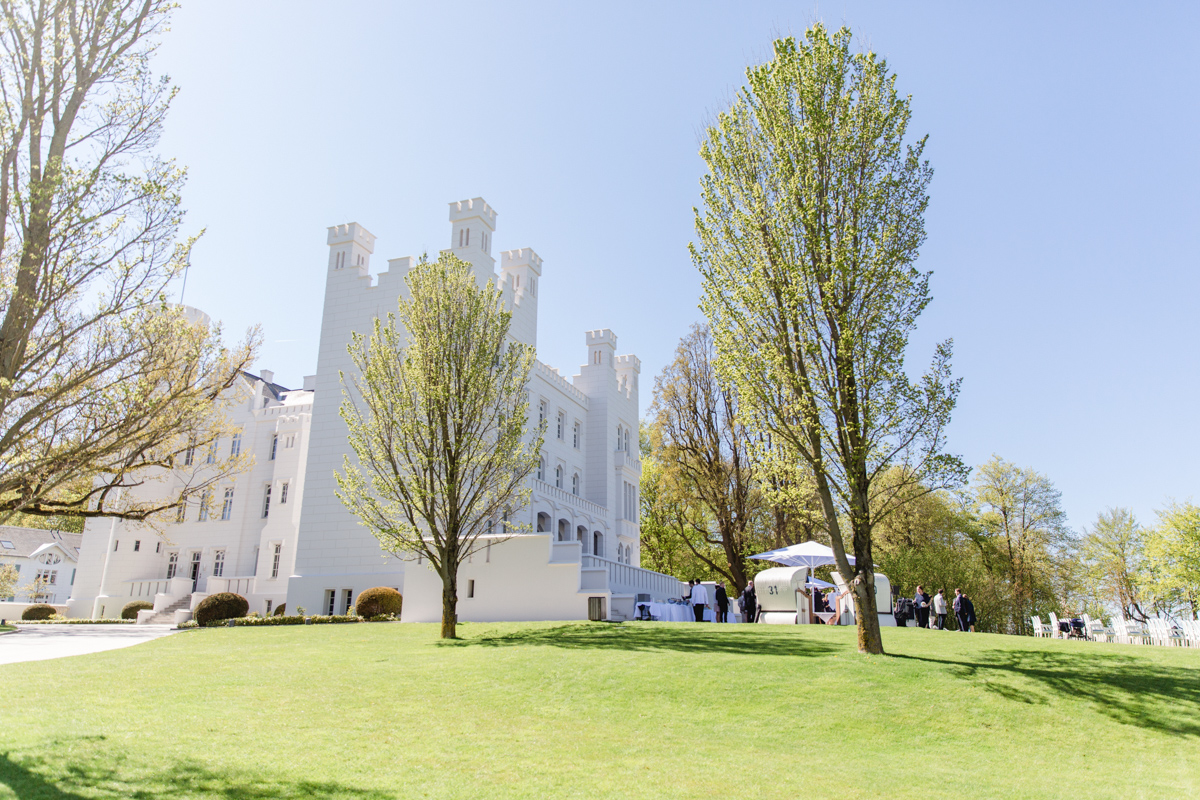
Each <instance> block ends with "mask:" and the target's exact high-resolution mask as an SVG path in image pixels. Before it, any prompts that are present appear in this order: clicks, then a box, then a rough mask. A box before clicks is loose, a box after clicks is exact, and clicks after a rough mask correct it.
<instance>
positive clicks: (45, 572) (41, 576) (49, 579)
mask: <svg viewBox="0 0 1200 800" xmlns="http://www.w3.org/2000/svg"><path fill="white" fill-rule="evenodd" d="M34 581H35V582H40V583H43V584H45V585H46V586H54V585H55V584H56V583H58V570H56V569H39V570H38V571H37V577H35V578H34Z"/></svg>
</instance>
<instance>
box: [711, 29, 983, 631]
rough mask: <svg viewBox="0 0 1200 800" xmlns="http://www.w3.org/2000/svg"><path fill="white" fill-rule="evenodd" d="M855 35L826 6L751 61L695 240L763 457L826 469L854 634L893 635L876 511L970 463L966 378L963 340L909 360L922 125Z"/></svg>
mask: <svg viewBox="0 0 1200 800" xmlns="http://www.w3.org/2000/svg"><path fill="white" fill-rule="evenodd" d="M850 43H851V34H850V31H849V30H847V29H845V28H843V29H841V30H839V31H837V32H836V33H834V34H832V35H831V34H830V33H829V32H828V31H827V30H826V29H825V27H824V26H822V25H819V24H818V25H816V26H814V27H812V28H811V29H809V30H808V32H807V33H806V34H805V37H804V39H803V40H802V41H797V40H795V39H794V38H790V37H789V38H786V39H780V40H778V41H776V42H775V47H774V53H775V55H774V58H773V59H772V60H771V61H769V62H767V63H766V64H762V65H760V66H755V67H751V68H750V69H748V70H747V71H746V75H747V78H748V82H749V85H748V86H747V87H746V88H744V89H743V90H742V91H741V92H739V93H738V95H737V97H736V98H735V100H734V101H733V104H732V106H731V107H730V108H729V109H728V110H727V111H725V112H723V113H721V114H720V115H719V117H718V118H717V120H716V122H715V124H714V125H713V126H712V127H711V128H710V129H709V130H708V133H707V136H706V138H705V140H704V142H703V145H702V147H701V150H700V154H701V156H702V157H703V158H704V161H705V163H706V165H707V167H708V174H707V175H706V176H705V177H704V178H703V179H702V182H701V185H702V203H703V207H702V210H697V211H696V233H697V238H698V242H697V243H695V244H693V245H692V248H691V249H692V257H693V260H694V261H695V264H696V266H697V268H698V269H699V270H700V272H701V274H702V276H703V278H704V297H703V300H702V308H703V310H704V312H705V314H706V315H707V316H708V319H709V322H710V324H711V325H712V330H713V336H714V339H715V341H716V346H717V352H718V358H717V364H718V370H719V372H720V375H721V377H722V379H723V380H725V381H727V382H729V383H730V384H732V385H734V386H736V387H737V391H738V397H739V402H740V404H741V409H740V411H741V414H742V416H743V419H744V422H745V425H746V426H747V428H749V429H750V430H752V431H754V432H756V433H758V434H759V436H758V437H757V438H756V439H755V441H757V442H760V443H761V444H760V447H759V452H758V453H757V454H756V457H755V461H756V462H757V463H760V464H763V465H765V467H764V468H765V469H766V470H767V471H768V472H769V473H770V474H772V475H774V476H776V477H777V478H782V479H783V480H782V481H781V485H783V486H785V487H786V486H788V485H793V486H797V487H810V486H812V485H813V483H814V482H815V487H816V494H817V496H818V498H819V500H820V503H821V509H822V512H823V516H824V523H825V527H826V529H827V531H828V533H829V537H830V541H831V544H832V547H833V551H834V554H835V555H836V558H837V566H838V570H839V571H840V572H841V574H842V575H844V576H846V579H847V580H848V581H849V583H850V586H851V588H852V590H853V596H854V604H855V615H856V618H857V621H858V646H859V650H860V651H862V652H867V653H882V652H883V643H882V640H881V637H880V631H879V619H878V616H877V608H876V602H875V591H874V582H875V581H874V572H873V566H872V549H871V531H872V527H873V526H874V525H875V524H876V523H877V522H878V521H880V520H881V519H883V518H886V517H887V516H888V515H889V514H890V513H892V511H893V510H895V508H897V507H899V506H900V505H902V504H903V503H905V502H910V501H911V500H912V499H913V498H914V497H918V496H920V495H921V494H922V493H923V492H928V491H934V490H936V489H939V488H943V487H947V486H951V485H955V484H958V483H960V482H962V481H963V480H964V479H965V477H966V474H967V470H966V468H965V467H964V465H963V464H962V462H961V461H960V460H959V459H958V458H956V457H953V456H950V455H947V454H944V453H943V452H942V447H943V444H944V441H943V440H944V430H945V426H946V424H947V423H948V422H949V420H950V414H951V411H952V410H953V408H954V404H955V400H956V397H957V394H958V388H959V382H958V381H957V380H954V379H952V378H951V375H950V356H951V345H950V342H948V341H947V342H943V343H941V344H939V345H938V346H937V347H936V350H935V354H934V357H933V362H932V365H931V367H930V369H929V371H928V372H927V373H926V374H925V375H924V376H922V377H921V378H920V379H919V380H917V381H915V382H914V381H911V380H910V379H909V377H908V375H907V373H906V372H905V369H904V355H905V349H906V347H907V345H908V337H909V334H910V333H911V332H912V330H913V329H914V327H915V326H916V321H917V317H918V316H919V315H920V313H921V312H922V311H923V310H924V308H925V306H926V305H927V304H928V303H929V301H930V294H929V274H928V273H921V272H919V271H918V270H917V269H916V268H915V267H914V266H913V262H914V261H915V260H916V258H917V254H918V250H919V248H920V246H921V244H922V243H923V242H924V240H925V223H924V213H925V209H926V206H927V205H928V202H929V198H928V194H927V191H926V189H927V186H928V183H929V180H930V177H931V175H932V169H931V168H930V166H929V164H928V163H927V162H925V161H923V160H922V151H923V150H924V147H925V139H920V140H918V141H916V142H915V143H912V144H906V143H905V134H906V131H907V127H908V123H909V117H910V108H909V102H910V101H909V99H908V98H906V97H901V96H899V95H898V94H897V92H896V79H895V75H893V74H891V73H890V72H889V70H888V67H887V64H886V62H885V61H883V60H882V59H880V58H878V57H877V56H876V55H875V54H874V53H869V52H868V53H852V52H851V50H850ZM897 468H899V469H897ZM897 472H899V474H900V475H902V476H903V478H902V479H896V477H895V476H896V474H897ZM885 475H888V476H889V477H888V479H887V480H883V479H882V478H883V476H885ZM797 505H799V503H797ZM850 554H852V555H853V556H854V557H855V559H856V564H855V565H854V566H851V565H850V563H849V559H848V558H847V556H848V555H850Z"/></svg>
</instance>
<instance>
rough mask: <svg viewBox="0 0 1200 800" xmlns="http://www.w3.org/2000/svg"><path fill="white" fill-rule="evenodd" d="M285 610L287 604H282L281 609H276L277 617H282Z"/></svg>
mask: <svg viewBox="0 0 1200 800" xmlns="http://www.w3.org/2000/svg"><path fill="white" fill-rule="evenodd" d="M285 608H287V603H281V604H280V606H279V608H277V609H275V616H277V617H282V616H283V611H284V609H285Z"/></svg>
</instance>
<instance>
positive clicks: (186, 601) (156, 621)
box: [146, 594, 192, 625]
mask: <svg viewBox="0 0 1200 800" xmlns="http://www.w3.org/2000/svg"><path fill="white" fill-rule="evenodd" d="M191 607H192V596H191V595H190V594H189V595H185V596H183V597H181V598H179V599H178V600H176V601H175V602H174V603H171V605H169V606H167V607H166V608H164V609H163V610H162V611H159V612H158V613H157V614H155V615H154V616H153V617H151V618H150V619H149V620H148V621H147V622H146V624H147V625H173V624H174V623H175V612H176V611H181V610H184V609H188V608H191Z"/></svg>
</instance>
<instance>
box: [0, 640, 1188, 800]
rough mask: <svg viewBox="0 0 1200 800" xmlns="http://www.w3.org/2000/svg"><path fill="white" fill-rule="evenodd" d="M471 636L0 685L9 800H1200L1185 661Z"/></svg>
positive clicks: (100, 670)
mask: <svg viewBox="0 0 1200 800" xmlns="http://www.w3.org/2000/svg"><path fill="white" fill-rule="evenodd" d="M460 631H461V632H462V634H463V635H464V636H465V637H466V639H465V640H464V641H460V642H450V643H442V642H439V641H438V640H437V639H436V635H437V630H436V627H435V626H432V625H409V624H372V625H324V626H315V627H286V628H235V629H225V628H222V629H212V630H200V631H192V632H188V633H181V634H178V635H175V636H171V637H168V638H166V639H160V640H157V641H154V642H151V643H149V644H143V645H138V646H136V647H132V648H128V649H124V650H116V651H111V652H108V653H100V654H96V655H90V656H84V657H81V658H72V659H63V660H59V661H49V662H35V663H28V664H14V665H9V666H3V667H0V681H3V685H5V686H6V687H8V690H9V700H8V702H6V703H4V704H2V705H0V731H3V734H2V738H0V798H8V797H19V798H22V799H23V800H32V798H49V799H51V800H68V798H81V797H103V798H138V800H151V799H157V798H162V799H163V800H165V799H166V798H177V797H212V798H230V799H231V800H232V799H235V798H236V799H237V800H251V799H252V798H274V797H288V798H301V797H321V798H327V797H329V798H332V797H336V798H366V799H370V800H375V799H376V798H392V797H396V798H408V797H429V798H442V797H463V798H504V797H580V798H601V797H612V798H676V797H678V798H689V799H691V798H702V797H708V798H718V797H720V798H736V799H739V800H740V798H800V797H811V798H824V797H835V796H836V797H840V798H848V797H863V798H866V797H889V798H925V799H929V800H932V799H933V798H950V797H960V798H966V797H1004V798H1017V797H1071V798H1104V797H1112V798H1121V800H1129V798H1137V797H1146V798H1162V797H1195V796H1197V795H1198V794H1200V677H1198V676H1200V670H1198V668H1200V651H1198V650H1194V649H1193V650H1187V649H1180V648H1160V647H1153V648H1152V647H1131V646H1124V645H1105V644H1092V643H1080V642H1058V641H1046V640H1032V639H1018V638H1014V637H1003V636H990V635H985V634H973V635H972V634H959V633H948V632H946V633H942V632H930V631H920V630H915V629H888V630H886V631H885V639H884V642H885V646H886V647H887V648H888V650H889V652H890V655H888V656H884V657H874V658H872V657H865V656H860V655H859V654H857V653H856V652H855V650H854V639H853V636H854V632H853V630H851V629H849V628H826V627H823V626H815V627H814V626H804V627H798V628H795V627H777V626H728V627H723V626H717V625H691V624H660V623H649V624H644V623H625V624H622V625H605V624H586V623H571V624H564V623H542V624H497V625H479V624H469V625H463V626H462V627H461V628H460ZM18 635H20V634H18ZM3 646H4V644H3V642H2V641H0V647H3Z"/></svg>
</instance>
